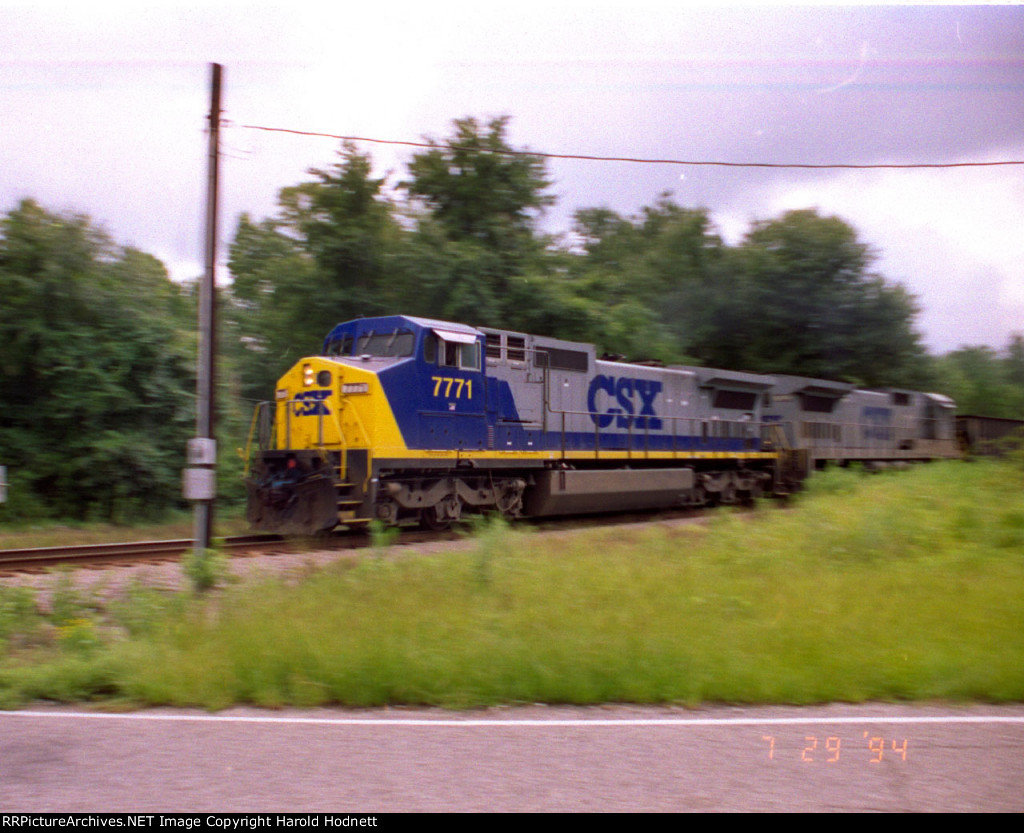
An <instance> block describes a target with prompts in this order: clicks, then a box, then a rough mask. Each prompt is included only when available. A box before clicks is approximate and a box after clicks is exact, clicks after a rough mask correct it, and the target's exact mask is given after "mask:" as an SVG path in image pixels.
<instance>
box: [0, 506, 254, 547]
mask: <svg viewBox="0 0 1024 833" xmlns="http://www.w3.org/2000/svg"><path fill="white" fill-rule="evenodd" d="M216 527H217V528H216V532H217V535H219V536H225V535H241V534H244V533H245V532H247V531H248V527H247V525H246V522H245V518H244V509H240V508H238V507H231V508H229V509H227V510H224V511H219V512H218V513H217V517H216ZM192 533H193V527H192V514H191V512H184V511H183V512H179V513H177V514H175V515H174V516H172V517H171V518H169V519H168V520H167V521H166V522H164V523H160V524H146V525H125V524H112V523H96V522H82V523H75V522H62V523H58V522H54V521H36V522H30V523H7V524H0V549H20V548H22V547H60V546H74V545H77V544H110V543H117V542H122V541H163V540H169V541H173V540H178V539H181V538H191V537H192Z"/></svg>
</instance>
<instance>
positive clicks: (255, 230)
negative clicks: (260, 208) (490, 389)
mask: <svg viewBox="0 0 1024 833" xmlns="http://www.w3.org/2000/svg"><path fill="white" fill-rule="evenodd" d="M339 156H340V161H339V162H338V163H337V164H336V165H335V166H334V167H333V168H331V169H330V170H326V171H325V170H317V169H312V170H310V171H309V173H310V174H313V175H314V176H315V177H316V179H315V180H314V181H311V182H305V183H302V184H299V185H296V186H292V187H289V188H284V189H282V191H281V193H280V195H279V205H280V208H281V211H280V214H279V216H278V217H277V218H275V219H269V220H264V221H262V222H259V223H257V222H254V221H253V220H252V219H251V218H250V217H249V216H248V215H242V217H241V218H240V220H239V224H238V229H237V231H236V233H235V238H234V240H233V241H232V244H231V250H230V255H229V261H228V266H229V269H230V271H231V274H232V277H233V279H234V280H233V284H232V288H231V291H230V308H229V316H228V317H229V324H230V328H231V334H232V335H231V345H232V349H233V350H234V353H235V356H236V360H237V363H238V367H239V371H240V373H241V375H242V378H243V394H244V395H246V396H248V397H250V398H255V399H264V398H266V397H267V396H268V393H269V391H270V390H271V389H272V386H273V382H274V379H276V378H277V377H278V376H280V374H281V372H282V371H283V370H284V369H285V368H286V367H288V365H289V364H291V363H292V362H293V361H295V360H296V359H298V358H299V357H301V356H303V355H309V354H310V353H311V352H315V351H316V350H317V349H319V345H320V344H321V342H322V340H323V337H324V335H325V334H326V333H327V332H328V331H329V330H330V328H331V327H333V326H334V325H335V324H337V323H338V322H339V321H345V320H347V319H350V318H356V317H359V316H364V315H365V316H369V315H378V314H382V313H387V314H390V313H393V312H394V307H395V304H396V303H397V297H396V295H397V287H396V285H395V281H394V279H393V277H392V276H391V274H390V270H389V267H388V259H389V257H390V256H391V252H392V250H393V249H394V248H395V247H396V245H397V240H398V238H399V236H400V234H401V230H400V228H399V226H398V223H397V221H396V220H395V218H394V206H393V205H392V203H391V202H390V201H389V200H388V199H386V198H385V197H384V196H383V194H382V189H383V185H384V180H383V179H374V178H373V177H372V176H371V167H372V166H371V163H370V159H369V157H367V156H365V155H363V154H360V153H359V152H358V151H357V150H356V149H355V147H354V145H352V144H351V143H346V144H345V145H343V147H342V150H341V152H340V153H339Z"/></svg>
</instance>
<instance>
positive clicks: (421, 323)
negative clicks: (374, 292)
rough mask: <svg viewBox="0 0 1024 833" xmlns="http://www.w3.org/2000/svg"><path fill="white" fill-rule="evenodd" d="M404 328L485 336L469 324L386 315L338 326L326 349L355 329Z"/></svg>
mask: <svg viewBox="0 0 1024 833" xmlns="http://www.w3.org/2000/svg"><path fill="white" fill-rule="evenodd" d="M402 327H410V328H423V329H427V330H437V331H440V332H441V333H442V334H443V333H446V332H447V333H457V334H459V335H471V336H480V335H483V333H481V332H480V330H478V329H476V328H475V327H470V326H469V325H468V324H457V323H455V322H454V321H438V320H435V319H433V318H416V317H415V316H411V315H384V316H377V317H375V318H353V319H351V320H349V321H343V322H342V323H341V324H338V325H336V326H335V327H334V328H333V329H332V330H331V331H330V332H329V333H328V334H327V337H326V338H325V339H324V346H325V347H326V345H327V344H329V343H330V342H331V341H333V340H334V339H335V338H337V336H338V335H340V334H341V333H342V332H344V331H346V330H352V329H355V330H356V331H361V332H366V331H367V330H374V329H378V328H379V329H389V330H394V329H400V328H402Z"/></svg>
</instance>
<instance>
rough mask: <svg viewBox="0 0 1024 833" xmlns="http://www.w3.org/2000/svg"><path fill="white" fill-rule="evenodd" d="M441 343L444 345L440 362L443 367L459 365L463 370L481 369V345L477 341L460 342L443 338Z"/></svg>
mask: <svg viewBox="0 0 1024 833" xmlns="http://www.w3.org/2000/svg"><path fill="white" fill-rule="evenodd" d="M441 344H442V345H443V346H444V352H443V353H442V354H441V362H440V363H441V366H442V367H458V368H461V369H463V370H479V369H480V345H479V344H477V343H476V342H475V341H474V342H473V343H472V344H460V343H459V342H453V341H444V340H443V339H442V341H441Z"/></svg>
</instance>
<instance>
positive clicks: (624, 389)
mask: <svg viewBox="0 0 1024 833" xmlns="http://www.w3.org/2000/svg"><path fill="white" fill-rule="evenodd" d="M659 393H661V382H658V381H655V380H654V379H627V378H626V377H624V376H620V377H619V378H616V377H614V376H603V375H602V376H595V377H594V378H593V380H591V382H590V390H589V391H588V393H587V410H589V411H590V418H591V419H592V420H593V421H594V424H595V425H596V426H597V427H598V428H607V427H608V426H609V425H611V424H612V421H613V420H614V421H615V425H616V427H618V428H629V426H630V425H631V424H632V425H635V426H636V427H637V428H649V429H651V430H652V431H660V430H661V420H660V419H659V418H658V415H657V412H656V411H655V410H654V400H655V399H656V398H657V396H658V394H659ZM637 400H639V402H637ZM609 405H611V406H614V407H609ZM637 405H639V406H640V413H639V414H637V416H636V419H635V422H634V414H636V413H637V409H636V406H637Z"/></svg>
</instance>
